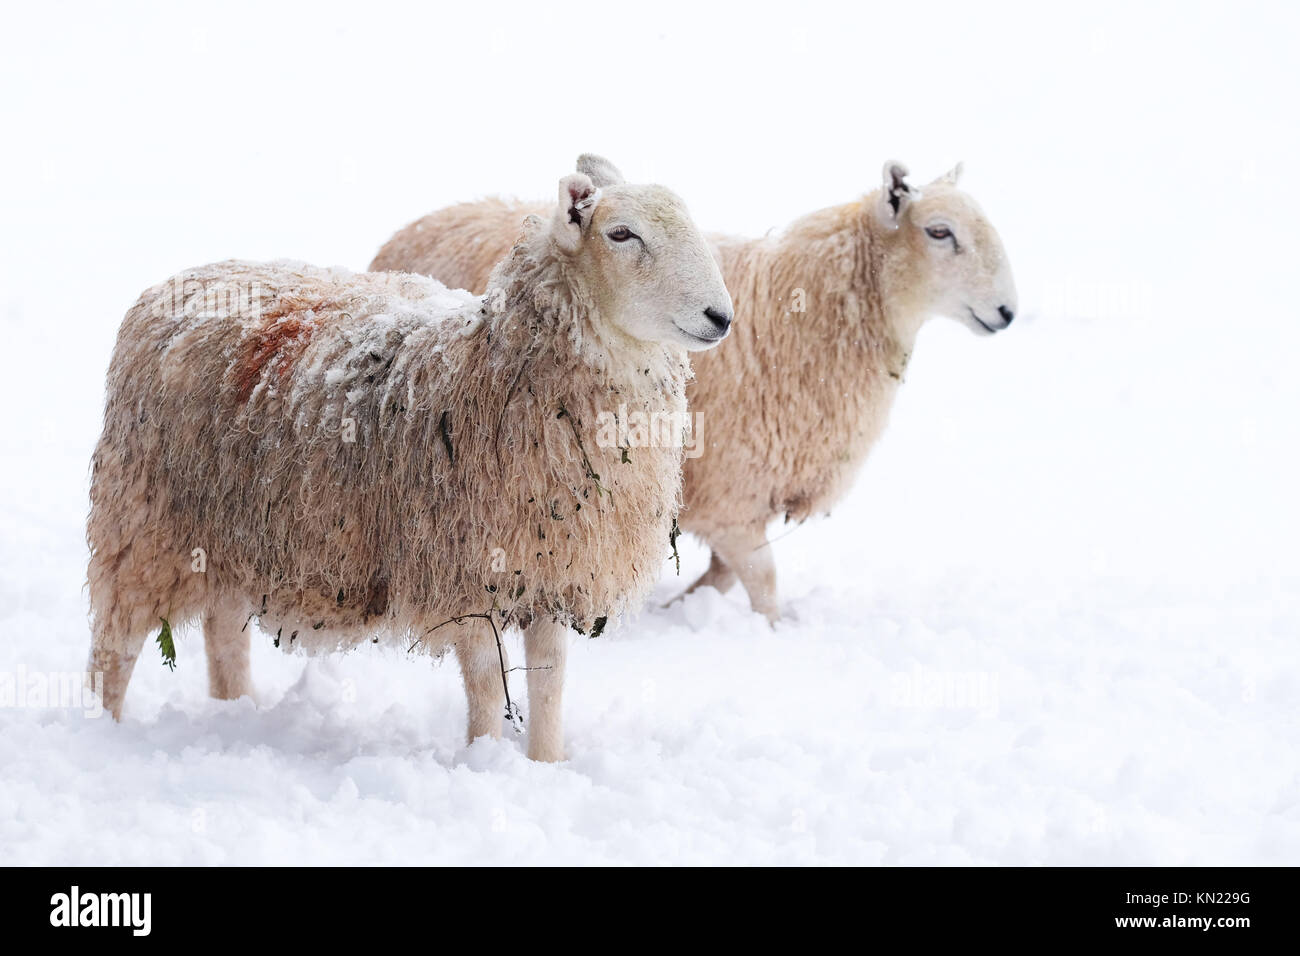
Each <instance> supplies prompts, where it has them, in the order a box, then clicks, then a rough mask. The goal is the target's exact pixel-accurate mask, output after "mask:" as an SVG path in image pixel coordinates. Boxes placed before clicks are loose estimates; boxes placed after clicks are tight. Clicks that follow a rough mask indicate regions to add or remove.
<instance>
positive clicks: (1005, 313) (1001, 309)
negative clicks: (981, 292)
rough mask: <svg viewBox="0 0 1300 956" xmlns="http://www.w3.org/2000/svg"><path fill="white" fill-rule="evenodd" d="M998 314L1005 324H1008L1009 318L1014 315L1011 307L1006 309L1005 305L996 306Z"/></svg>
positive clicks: (1009, 322)
mask: <svg viewBox="0 0 1300 956" xmlns="http://www.w3.org/2000/svg"><path fill="white" fill-rule="evenodd" d="M998 315H1000V316H1002V321H1003V322H1005V323H1006V324H1007V325H1010V324H1011V320H1012V319H1014V318H1015V317H1016V313H1015V312H1013V311H1012V310H1011V309H1008V308H1007V307H1006V306H1005V305H1000V306H998ZM1003 328H1006V325H1004V326H1003Z"/></svg>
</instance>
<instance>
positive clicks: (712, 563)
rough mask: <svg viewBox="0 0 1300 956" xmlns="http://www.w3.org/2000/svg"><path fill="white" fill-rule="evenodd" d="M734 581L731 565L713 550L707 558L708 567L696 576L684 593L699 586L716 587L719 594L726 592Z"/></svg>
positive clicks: (734, 575)
mask: <svg viewBox="0 0 1300 956" xmlns="http://www.w3.org/2000/svg"><path fill="white" fill-rule="evenodd" d="M735 583H736V572H735V571H733V570H732V569H731V565H729V564H727V562H726V561H724V560H722V557H721V555H719V554H718V552H716V551H714V552H713V554H712V556H711V557H710V558H709V569H708V570H707V571H705V572H704V573H703V574H701V575H700V576H699V577H698V578H696V580H695V583H694V584H692V585H691V586H690V587H688V588H687V589H686V591H685V592H684V593H685V594H690V593H691V592H693V591H696V590H698V589H699V588H716V589H717V591H718V593H719V594H726V593H727V592H728V591H729V590H731V586H732V585H733V584H735Z"/></svg>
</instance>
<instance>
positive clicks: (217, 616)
mask: <svg viewBox="0 0 1300 956" xmlns="http://www.w3.org/2000/svg"><path fill="white" fill-rule="evenodd" d="M247 624H248V619H247V618H244V617H243V615H241V614H239V613H238V612H235V611H232V610H231V609H230V608H228V607H213V608H209V610H208V613H207V614H206V615H204V617H203V646H204V648H205V649H206V650H207V654H208V693H209V694H210V695H211V696H212V697H213V698H215V699H216V700H236V699H237V698H240V697H249V696H252V692H253V682H252V671H251V669H250V667H249V662H248V649H249V634H248V627H247Z"/></svg>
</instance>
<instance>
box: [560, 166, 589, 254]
mask: <svg viewBox="0 0 1300 956" xmlns="http://www.w3.org/2000/svg"><path fill="white" fill-rule="evenodd" d="M599 201H600V190H599V189H597V188H596V184H595V183H593V182H592V181H591V177H590V176H588V175H587V174H586V173H570V174H569V175H568V176H565V177H564V178H563V179H561V180H560V204H559V205H558V206H557V207H556V209H555V218H554V220H553V221H552V225H551V233H552V234H553V235H554V237H555V242H556V244H557V245H558V246H559V247H560V248H561V249H563V250H565V251H566V252H573V251H574V250H576V249H577V248H578V246H579V245H581V244H582V234H583V232H584V231H586V228H587V226H588V225H589V224H590V223H591V214H592V213H593V212H595V209H596V203H597V202H599Z"/></svg>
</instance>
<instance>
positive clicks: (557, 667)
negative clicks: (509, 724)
mask: <svg viewBox="0 0 1300 956" xmlns="http://www.w3.org/2000/svg"><path fill="white" fill-rule="evenodd" d="M568 650H569V632H568V628H566V627H565V626H564V625H563V624H559V623H556V622H555V621H550V620H541V619H534V620H533V622H532V623H531V624H529V625H528V627H527V629H526V630H525V631H524V655H525V661H524V662H525V665H526V666H527V668H528V711H529V713H528V757H529V759H531V760H542V761H546V762H550V763H554V762H556V761H560V760H563V759H564V720H563V700H564V662H565V657H566V655H567V654H568Z"/></svg>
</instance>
